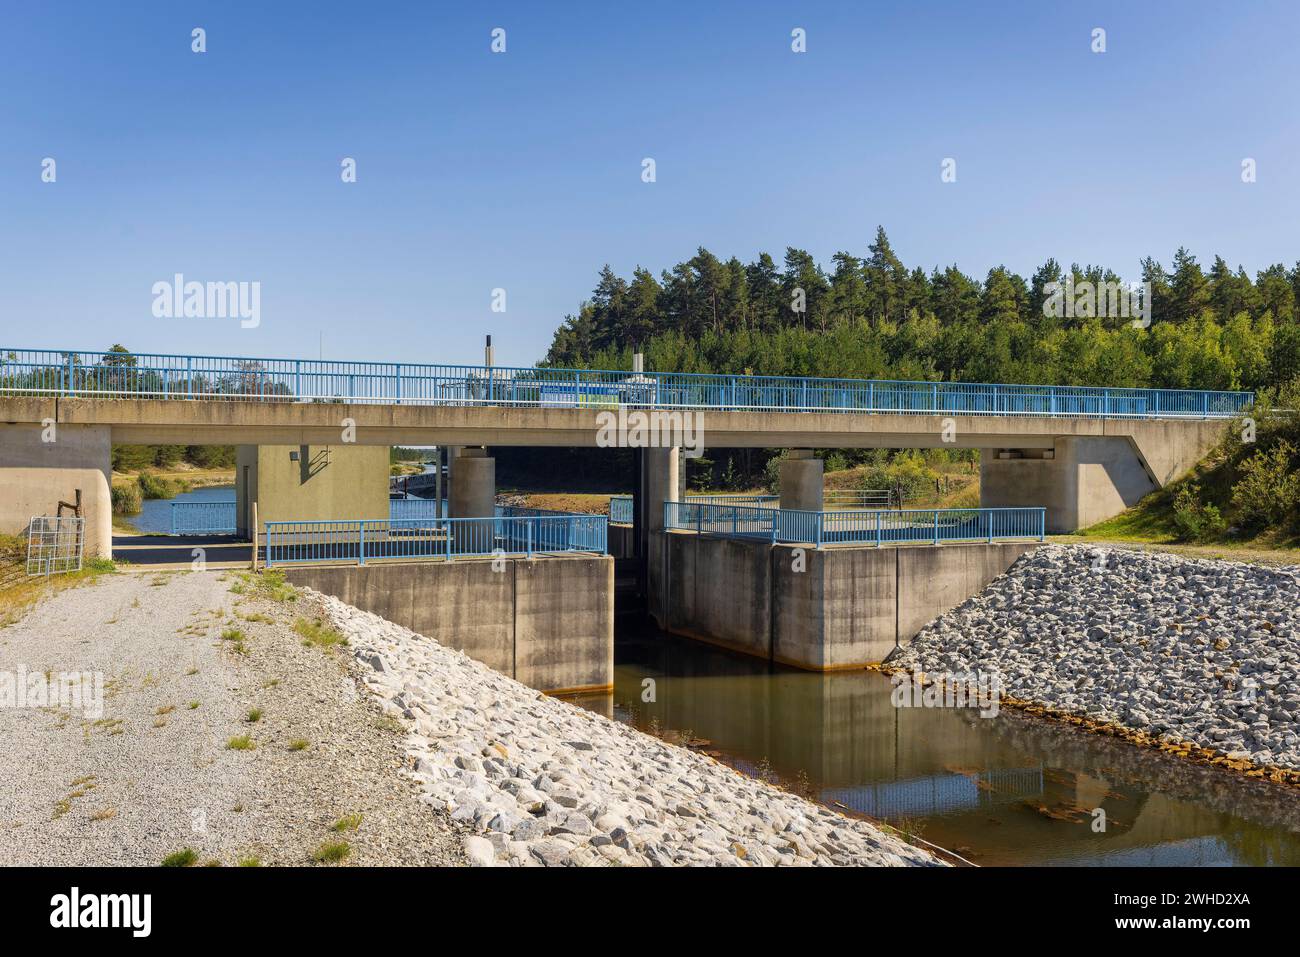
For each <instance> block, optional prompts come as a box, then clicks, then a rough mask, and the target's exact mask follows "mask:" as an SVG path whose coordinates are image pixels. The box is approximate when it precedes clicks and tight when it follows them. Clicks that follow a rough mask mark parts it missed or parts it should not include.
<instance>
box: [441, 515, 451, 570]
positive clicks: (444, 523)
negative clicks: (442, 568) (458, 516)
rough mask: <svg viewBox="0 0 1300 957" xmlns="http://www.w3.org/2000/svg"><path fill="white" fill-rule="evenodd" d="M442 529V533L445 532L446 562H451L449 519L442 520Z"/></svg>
mask: <svg viewBox="0 0 1300 957" xmlns="http://www.w3.org/2000/svg"><path fill="white" fill-rule="evenodd" d="M442 527H443V531H444V532H446V535H445V536H444V538H446V540H447V561H451V519H450V518H444V519H443V520H442Z"/></svg>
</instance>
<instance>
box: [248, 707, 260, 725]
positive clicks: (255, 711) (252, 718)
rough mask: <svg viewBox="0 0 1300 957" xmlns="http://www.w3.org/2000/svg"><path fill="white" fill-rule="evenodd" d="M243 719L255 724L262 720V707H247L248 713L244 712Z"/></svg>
mask: <svg viewBox="0 0 1300 957" xmlns="http://www.w3.org/2000/svg"><path fill="white" fill-rule="evenodd" d="M244 720H246V721H247V722H248V723H249V724H256V723H257V722H259V721H261V720H262V709H261V708H249V709H248V714H246V715H245V716H244Z"/></svg>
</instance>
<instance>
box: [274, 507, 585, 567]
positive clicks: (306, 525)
mask: <svg viewBox="0 0 1300 957" xmlns="http://www.w3.org/2000/svg"><path fill="white" fill-rule="evenodd" d="M263 540H264V542H265V548H266V564H267V567H272V566H275V565H290V564H305V563H313V562H316V563H319V562H347V563H355V564H358V565H364V564H366V563H367V562H370V561H376V560H381V559H401V560H411V559H426V558H427V559H432V558H442V559H445V560H447V561H451V560H452V559H455V558H465V557H480V556H494V557H495V556H509V555H524V556H527V557H529V558H531V557H532V556H533V555H536V554H539V553H545V552H591V553H596V554H602V555H603V554H606V553H607V551H608V548H607V544H608V520H607V519H606V517H605V516H604V515H532V516H514V515H496V516H494V517H491V518H487V517H484V518H431V519H401V520H392V519H374V520H370V519H366V520H362V519H350V520H343V521H296V522H267V523H266V525H265V537H264V539H263Z"/></svg>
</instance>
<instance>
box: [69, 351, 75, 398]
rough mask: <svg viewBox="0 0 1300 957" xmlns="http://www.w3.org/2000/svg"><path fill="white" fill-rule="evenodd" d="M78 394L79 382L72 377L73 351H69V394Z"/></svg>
mask: <svg viewBox="0 0 1300 957" xmlns="http://www.w3.org/2000/svg"><path fill="white" fill-rule="evenodd" d="M76 394H77V382H76V380H75V379H73V378H72V353H71V352H69V353H68V395H72V396H75V395H76Z"/></svg>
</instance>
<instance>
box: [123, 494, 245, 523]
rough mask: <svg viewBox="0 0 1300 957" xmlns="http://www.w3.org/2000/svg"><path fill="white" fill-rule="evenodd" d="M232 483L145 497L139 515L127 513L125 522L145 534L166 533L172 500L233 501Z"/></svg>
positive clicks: (169, 520) (169, 521) (170, 520)
mask: <svg viewBox="0 0 1300 957" xmlns="http://www.w3.org/2000/svg"><path fill="white" fill-rule="evenodd" d="M234 500H235V487H234V486H233V485H209V486H207V487H205V488H196V489H192V490H190V491H188V492H182V493H180V494H179V495H177V496H176V497H175V498H147V499H145V500H144V501H143V502H142V503H141V504H140V514H139V515H128V516H127V517H126V520H127V522H128V523H129V524H130V525H133V526H134V527H135V528H137V529H138V530H139V531H141V532H143V533H145V534H147V535H167V534H170V533H171V530H172V511H171V509H172V502H233V501H234Z"/></svg>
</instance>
